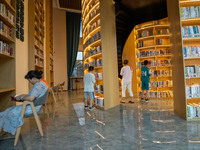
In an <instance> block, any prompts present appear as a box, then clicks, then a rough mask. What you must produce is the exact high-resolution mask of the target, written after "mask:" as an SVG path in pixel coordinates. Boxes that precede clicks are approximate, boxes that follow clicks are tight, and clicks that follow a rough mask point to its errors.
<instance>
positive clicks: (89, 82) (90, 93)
mask: <svg viewBox="0 0 200 150" xmlns="http://www.w3.org/2000/svg"><path fill="white" fill-rule="evenodd" d="M88 71H89V72H88V73H86V74H85V75H84V78H83V82H84V94H85V109H87V108H88V105H87V99H88V97H90V108H89V110H90V111H91V110H93V109H94V107H92V102H93V99H94V83H95V82H96V80H95V76H94V72H93V71H94V67H93V66H90V67H89V68H88Z"/></svg>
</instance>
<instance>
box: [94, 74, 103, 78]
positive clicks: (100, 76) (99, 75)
mask: <svg viewBox="0 0 200 150" xmlns="http://www.w3.org/2000/svg"><path fill="white" fill-rule="evenodd" d="M94 76H95V79H96V80H103V73H99V72H95V73H94Z"/></svg>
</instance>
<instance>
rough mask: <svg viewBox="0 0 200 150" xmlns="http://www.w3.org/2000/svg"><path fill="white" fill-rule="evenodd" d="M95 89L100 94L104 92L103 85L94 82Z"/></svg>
mask: <svg viewBox="0 0 200 150" xmlns="http://www.w3.org/2000/svg"><path fill="white" fill-rule="evenodd" d="M94 91H95V92H96V93H99V94H103V85H99V84H94Z"/></svg>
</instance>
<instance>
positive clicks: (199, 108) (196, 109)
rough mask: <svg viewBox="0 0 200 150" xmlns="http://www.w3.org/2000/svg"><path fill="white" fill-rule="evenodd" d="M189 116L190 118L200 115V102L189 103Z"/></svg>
mask: <svg viewBox="0 0 200 150" xmlns="http://www.w3.org/2000/svg"><path fill="white" fill-rule="evenodd" d="M187 117H188V119H192V118H195V117H200V104H197V103H189V104H188V105H187Z"/></svg>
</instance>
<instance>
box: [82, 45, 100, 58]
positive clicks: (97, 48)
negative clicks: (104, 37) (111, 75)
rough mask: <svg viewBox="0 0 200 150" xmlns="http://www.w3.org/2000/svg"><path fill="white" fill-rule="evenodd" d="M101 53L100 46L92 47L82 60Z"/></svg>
mask: <svg viewBox="0 0 200 150" xmlns="http://www.w3.org/2000/svg"><path fill="white" fill-rule="evenodd" d="M101 52H102V49H101V46H97V47H94V48H92V49H90V50H88V51H87V52H86V53H85V55H84V59H86V58H88V57H90V56H92V55H95V54H98V53H101Z"/></svg>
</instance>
